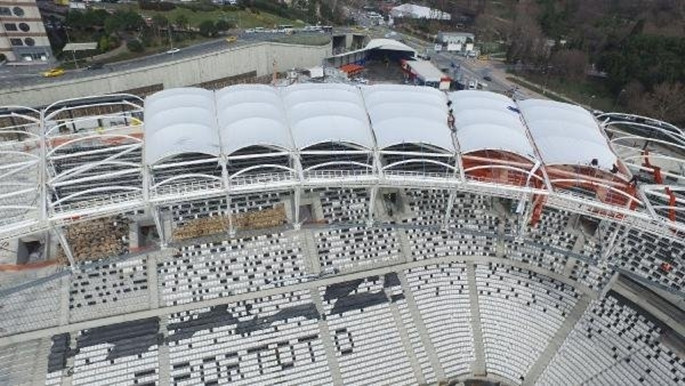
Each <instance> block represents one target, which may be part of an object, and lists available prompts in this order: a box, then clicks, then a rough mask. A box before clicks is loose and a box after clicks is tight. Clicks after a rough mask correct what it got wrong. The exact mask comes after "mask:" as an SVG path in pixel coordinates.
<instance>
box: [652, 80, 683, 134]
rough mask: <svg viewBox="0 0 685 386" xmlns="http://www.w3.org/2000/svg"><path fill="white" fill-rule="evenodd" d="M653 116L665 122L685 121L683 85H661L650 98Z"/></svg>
mask: <svg viewBox="0 0 685 386" xmlns="http://www.w3.org/2000/svg"><path fill="white" fill-rule="evenodd" d="M647 100H648V105H649V106H650V107H651V109H652V111H653V113H652V116H653V117H655V118H658V119H661V120H663V121H669V122H673V123H678V124H679V123H681V122H683V121H685V88H683V84H682V83H665V82H664V83H660V84H659V85H657V86H656V87H654V91H653V92H651V93H650V94H649V96H648V99H647Z"/></svg>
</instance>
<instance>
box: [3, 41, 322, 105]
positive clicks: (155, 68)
mask: <svg viewBox="0 0 685 386" xmlns="http://www.w3.org/2000/svg"><path fill="white" fill-rule="evenodd" d="M330 55H331V46H330V44H327V45H323V46H305V45H292V44H283V43H272V42H268V43H267V42H264V43H257V44H254V45H246V46H238V47H235V48H231V49H228V50H224V51H219V52H212V53H208V54H205V55H201V56H196V57H193V58H187V59H180V60H176V61H174V60H172V59H171V58H170V59H169V61H168V62H166V63H162V64H157V65H152V66H149V67H143V68H135V69H131V70H127V71H121V72H115V73H105V74H102V75H97V76H93V77H89V78H81V79H73V80H68V81H60V80H58V79H55V80H54V81H53V82H51V83H50V84H36V85H30V86H23V87H11V88H5V89H3V90H1V91H0V105H16V104H18V103H21V104H24V105H31V106H43V105H47V104H49V103H52V102H54V101H55V100H60V99H65V98H77V97H83V96H87V95H92V94H94V93H97V94H110V93H117V92H124V91H129V92H133V93H136V92H135V91H133V90H140V89H143V88H153V89H156V90H159V89H163V88H170V87H183V86H194V85H201V86H205V87H206V86H208V85H207V83H212V82H218V83H221V81H222V80H226V81H227V82H229V81H230V78H232V77H241V76H246V75H249V76H250V77H252V78H254V77H265V76H269V75H271V74H272V73H273V70H274V68H273V65H274V62H275V63H276V70H277V71H279V72H282V71H285V70H287V69H290V68H294V67H298V68H307V67H312V66H317V65H320V64H321V62H322V60H323V59H324V58H326V57H328V56H330ZM169 74H174V76H169ZM229 83H230V82H229ZM209 86H210V87H211V85H209Z"/></svg>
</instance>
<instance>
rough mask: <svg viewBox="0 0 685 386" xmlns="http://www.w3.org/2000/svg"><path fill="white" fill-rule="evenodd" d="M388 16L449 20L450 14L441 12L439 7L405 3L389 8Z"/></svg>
mask: <svg viewBox="0 0 685 386" xmlns="http://www.w3.org/2000/svg"><path fill="white" fill-rule="evenodd" d="M390 16H391V17H393V18H402V17H405V18H411V19H432V20H451V19H452V15H450V14H449V13H447V12H443V11H441V10H439V9H434V8H428V7H424V6H421V5H416V4H411V3H406V4H402V5H400V6H397V7H394V8H393V9H391V10H390Z"/></svg>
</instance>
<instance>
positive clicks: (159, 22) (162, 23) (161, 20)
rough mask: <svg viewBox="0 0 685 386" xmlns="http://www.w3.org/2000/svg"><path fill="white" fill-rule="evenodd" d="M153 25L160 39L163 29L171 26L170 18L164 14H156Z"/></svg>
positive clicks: (153, 17)
mask: <svg viewBox="0 0 685 386" xmlns="http://www.w3.org/2000/svg"><path fill="white" fill-rule="evenodd" d="M152 25H153V27H154V29H155V36H156V37H157V39H159V38H160V37H161V35H162V29H164V28H169V19H167V18H166V17H165V16H164V15H160V14H155V15H154V16H152Z"/></svg>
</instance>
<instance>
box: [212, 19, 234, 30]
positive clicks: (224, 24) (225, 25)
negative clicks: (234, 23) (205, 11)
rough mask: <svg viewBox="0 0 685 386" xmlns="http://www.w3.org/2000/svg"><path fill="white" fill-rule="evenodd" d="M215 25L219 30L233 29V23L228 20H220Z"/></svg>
mask: <svg viewBox="0 0 685 386" xmlns="http://www.w3.org/2000/svg"><path fill="white" fill-rule="evenodd" d="M214 27H216V30H217V31H219V32H226V31H228V30H229V29H231V23H229V22H227V21H226V20H218V21H217V22H216V24H215V25H214Z"/></svg>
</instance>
